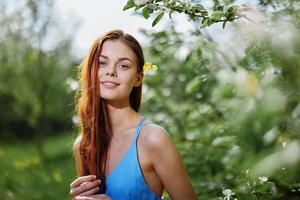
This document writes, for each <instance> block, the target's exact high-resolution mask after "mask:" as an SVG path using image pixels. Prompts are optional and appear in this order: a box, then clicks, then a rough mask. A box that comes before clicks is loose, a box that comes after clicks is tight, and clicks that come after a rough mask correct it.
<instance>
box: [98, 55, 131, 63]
mask: <svg viewBox="0 0 300 200" xmlns="http://www.w3.org/2000/svg"><path fill="white" fill-rule="evenodd" d="M99 58H104V59H108V60H109V58H108V56H106V55H100V56H99ZM124 60H128V61H129V62H133V61H132V60H131V59H130V58H127V57H120V58H118V61H124Z"/></svg>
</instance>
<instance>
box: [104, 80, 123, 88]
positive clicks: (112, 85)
mask: <svg viewBox="0 0 300 200" xmlns="http://www.w3.org/2000/svg"><path fill="white" fill-rule="evenodd" d="M101 84H102V85H104V86H106V87H116V86H118V85H120V84H118V83H114V82H110V81H103V82H101Z"/></svg>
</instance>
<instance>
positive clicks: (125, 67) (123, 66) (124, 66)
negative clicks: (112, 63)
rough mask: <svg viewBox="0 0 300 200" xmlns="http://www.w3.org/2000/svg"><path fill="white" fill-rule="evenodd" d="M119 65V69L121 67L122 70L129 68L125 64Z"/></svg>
mask: <svg viewBox="0 0 300 200" xmlns="http://www.w3.org/2000/svg"><path fill="white" fill-rule="evenodd" d="M119 67H120V68H121V69H123V70H126V69H128V68H129V67H128V66H127V65H119Z"/></svg>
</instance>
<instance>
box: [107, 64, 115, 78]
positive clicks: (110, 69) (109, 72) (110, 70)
mask: <svg viewBox="0 0 300 200" xmlns="http://www.w3.org/2000/svg"><path fill="white" fill-rule="evenodd" d="M105 75H108V76H117V72H116V69H115V66H114V65H110V66H108V67H107V71H106V73H105Z"/></svg>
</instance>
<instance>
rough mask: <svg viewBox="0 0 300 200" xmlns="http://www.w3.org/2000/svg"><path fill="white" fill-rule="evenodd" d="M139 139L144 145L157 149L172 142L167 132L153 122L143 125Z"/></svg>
mask: <svg viewBox="0 0 300 200" xmlns="http://www.w3.org/2000/svg"><path fill="white" fill-rule="evenodd" d="M139 140H140V142H141V144H142V145H143V146H144V147H146V148H150V149H152V150H155V149H156V150H159V149H161V148H162V147H166V145H167V146H168V145H170V143H172V141H171V138H170V136H169V133H168V132H167V131H166V130H165V129H164V128H163V127H161V126H160V125H157V124H153V123H151V124H145V125H144V126H143V128H142V130H141V133H140V138H139Z"/></svg>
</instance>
